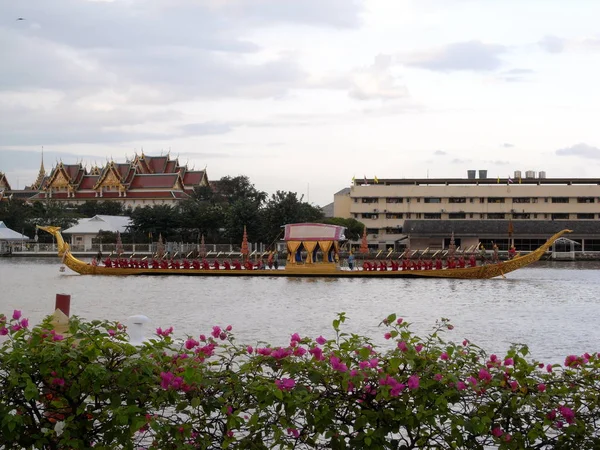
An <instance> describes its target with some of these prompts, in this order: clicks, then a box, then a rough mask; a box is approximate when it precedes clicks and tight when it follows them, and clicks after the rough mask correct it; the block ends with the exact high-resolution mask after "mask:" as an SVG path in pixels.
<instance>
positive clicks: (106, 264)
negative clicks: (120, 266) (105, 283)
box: [104, 256, 112, 267]
mask: <svg viewBox="0 0 600 450" xmlns="http://www.w3.org/2000/svg"><path fill="white" fill-rule="evenodd" d="M104 265H105V266H106V267H112V261H111V260H110V256H109V257H108V258H106V259H105V260H104Z"/></svg>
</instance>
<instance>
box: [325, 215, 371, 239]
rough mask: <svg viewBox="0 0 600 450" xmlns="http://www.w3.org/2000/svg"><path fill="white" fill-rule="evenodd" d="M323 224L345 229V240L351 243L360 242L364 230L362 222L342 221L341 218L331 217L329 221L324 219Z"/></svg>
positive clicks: (354, 220)
mask: <svg viewBox="0 0 600 450" xmlns="http://www.w3.org/2000/svg"><path fill="white" fill-rule="evenodd" d="M323 223H328V224H330V225H339V226H342V227H346V231H345V235H346V239H349V240H352V241H358V240H360V237H361V235H362V232H363V229H364V228H365V224H363V223H362V222H359V221H358V220H356V219H344V218H342V217H331V218H329V219H324V220H323Z"/></svg>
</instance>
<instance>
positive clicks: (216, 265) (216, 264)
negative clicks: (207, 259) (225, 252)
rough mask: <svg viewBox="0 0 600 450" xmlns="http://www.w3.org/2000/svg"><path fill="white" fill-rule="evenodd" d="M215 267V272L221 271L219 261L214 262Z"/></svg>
mask: <svg viewBox="0 0 600 450" xmlns="http://www.w3.org/2000/svg"><path fill="white" fill-rule="evenodd" d="M213 267H214V268H215V270H219V269H220V268H221V266H220V265H219V260H218V259H215V261H214V262H213Z"/></svg>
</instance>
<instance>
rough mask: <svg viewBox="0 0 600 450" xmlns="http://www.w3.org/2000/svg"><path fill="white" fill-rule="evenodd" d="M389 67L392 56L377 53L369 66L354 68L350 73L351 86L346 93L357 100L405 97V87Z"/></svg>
mask: <svg viewBox="0 0 600 450" xmlns="http://www.w3.org/2000/svg"><path fill="white" fill-rule="evenodd" d="M391 69H392V57H391V56H390V55H377V56H376V57H375V61H374V62H373V64H372V65H371V66H369V67H366V68H363V69H359V70H356V71H354V72H353V73H352V74H351V75H350V79H351V87H350V91H349V92H348V94H349V95H350V97H352V98H354V99H357V100H373V99H378V100H395V99H400V98H406V97H407V96H408V91H407V89H406V87H405V86H401V85H399V84H398V83H397V82H396V78H395V77H394V75H393V74H392V71H391Z"/></svg>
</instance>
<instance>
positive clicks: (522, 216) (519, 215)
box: [513, 213, 531, 220]
mask: <svg viewBox="0 0 600 450" xmlns="http://www.w3.org/2000/svg"><path fill="white" fill-rule="evenodd" d="M530 217H531V215H530V214H529V213H517V214H513V219H519V220H522V219H529V218H530Z"/></svg>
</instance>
